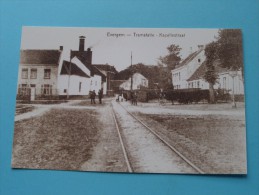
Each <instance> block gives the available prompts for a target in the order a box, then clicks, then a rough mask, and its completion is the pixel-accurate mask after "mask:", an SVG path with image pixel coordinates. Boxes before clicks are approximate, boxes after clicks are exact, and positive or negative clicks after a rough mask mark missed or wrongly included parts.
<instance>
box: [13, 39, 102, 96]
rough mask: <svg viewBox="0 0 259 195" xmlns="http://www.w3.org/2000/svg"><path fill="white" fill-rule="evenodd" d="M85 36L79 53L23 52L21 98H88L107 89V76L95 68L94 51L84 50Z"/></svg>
mask: <svg viewBox="0 0 259 195" xmlns="http://www.w3.org/2000/svg"><path fill="white" fill-rule="evenodd" d="M84 43H85V37H83V36H80V37H79V50H78V51H70V52H65V51H64V50H63V47H62V46H61V47H60V49H59V50H21V57H20V66H19V76H18V92H17V95H18V97H21V98H23V96H28V95H30V96H31V98H30V99H32V100H34V99H40V98H50V99H51V98H57V97H61V96H68V95H69V96H70V95H71V96H80V95H88V94H89V91H92V90H95V91H96V92H97V91H98V90H99V89H101V88H104V87H106V85H107V84H106V76H105V74H104V73H102V72H101V71H100V70H99V69H97V68H96V67H95V66H93V65H92V51H91V49H90V48H88V49H87V50H86V51H85V50H84Z"/></svg>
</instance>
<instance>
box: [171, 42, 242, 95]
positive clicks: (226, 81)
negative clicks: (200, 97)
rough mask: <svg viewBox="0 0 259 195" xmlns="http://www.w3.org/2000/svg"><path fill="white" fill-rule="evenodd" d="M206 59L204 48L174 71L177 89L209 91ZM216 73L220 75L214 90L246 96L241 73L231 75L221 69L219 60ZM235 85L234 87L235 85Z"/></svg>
mask: <svg viewBox="0 0 259 195" xmlns="http://www.w3.org/2000/svg"><path fill="white" fill-rule="evenodd" d="M205 60H206V57H205V54H204V49H203V47H201V46H200V47H199V50H198V51H196V52H194V53H192V54H190V55H189V56H188V57H187V58H186V59H185V60H183V62H182V63H181V64H180V65H179V66H178V67H176V68H175V69H174V70H172V77H173V79H172V82H173V85H174V88H175V89H188V88H199V89H209V83H208V82H206V81H205V79H204V74H205V71H206V63H205ZM214 66H215V72H216V73H217V75H218V79H217V81H216V84H215V85H214V86H213V87H214V89H219V88H220V89H226V90H228V91H230V93H232V91H233V87H234V94H239V95H243V94H244V84H243V78H242V73H241V71H237V72H236V73H235V74H234V75H231V73H230V71H228V70H227V69H225V68H221V67H220V62H219V60H218V61H216V62H215V64H214ZM233 84H234V85H233Z"/></svg>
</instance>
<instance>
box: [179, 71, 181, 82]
mask: <svg viewBox="0 0 259 195" xmlns="http://www.w3.org/2000/svg"><path fill="white" fill-rule="evenodd" d="M180 80H181V75H180V72H179V81H180Z"/></svg>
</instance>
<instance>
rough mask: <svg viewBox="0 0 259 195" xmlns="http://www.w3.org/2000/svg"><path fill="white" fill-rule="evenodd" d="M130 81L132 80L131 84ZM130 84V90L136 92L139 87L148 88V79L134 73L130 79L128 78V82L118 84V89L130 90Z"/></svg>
mask: <svg viewBox="0 0 259 195" xmlns="http://www.w3.org/2000/svg"><path fill="white" fill-rule="evenodd" d="M131 79H132V82H131ZM131 83H132V90H137V89H140V88H141V87H145V88H148V79H147V78H146V77H144V76H143V75H142V74H140V73H135V74H133V75H132V78H131V77H130V78H129V79H128V80H126V81H124V82H123V83H122V84H120V89H123V90H131Z"/></svg>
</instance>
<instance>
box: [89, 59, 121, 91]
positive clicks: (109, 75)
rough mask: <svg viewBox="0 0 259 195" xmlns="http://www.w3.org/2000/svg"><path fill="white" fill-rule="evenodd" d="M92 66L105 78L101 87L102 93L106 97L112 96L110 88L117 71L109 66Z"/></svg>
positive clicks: (111, 88)
mask: <svg viewBox="0 0 259 195" xmlns="http://www.w3.org/2000/svg"><path fill="white" fill-rule="evenodd" d="M93 66H94V67H95V68H96V69H98V70H99V71H100V72H101V73H102V74H104V75H105V77H106V80H105V82H104V83H103V86H102V87H103V93H104V94H107V95H113V92H114V89H113V87H112V81H113V80H114V78H115V75H116V74H117V70H116V69H115V67H114V66H112V65H109V64H93Z"/></svg>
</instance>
